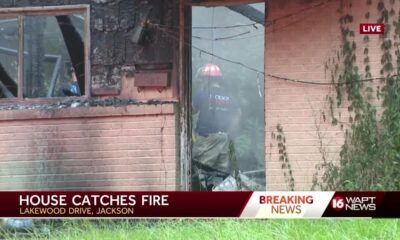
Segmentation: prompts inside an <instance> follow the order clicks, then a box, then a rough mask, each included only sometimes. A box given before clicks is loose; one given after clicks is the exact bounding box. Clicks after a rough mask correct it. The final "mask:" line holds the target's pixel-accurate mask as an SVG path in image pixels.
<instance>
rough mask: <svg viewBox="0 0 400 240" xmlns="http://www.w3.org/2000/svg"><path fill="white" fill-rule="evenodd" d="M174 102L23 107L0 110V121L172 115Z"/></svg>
mask: <svg viewBox="0 0 400 240" xmlns="http://www.w3.org/2000/svg"><path fill="white" fill-rule="evenodd" d="M174 113H175V111H174V103H163V104H159V105H147V104H141V105H128V106H121V107H78V108H65V109H24V110H3V111H0V121H18V120H40V119H63V118H96V117H116V116H149V115H173V114H174Z"/></svg>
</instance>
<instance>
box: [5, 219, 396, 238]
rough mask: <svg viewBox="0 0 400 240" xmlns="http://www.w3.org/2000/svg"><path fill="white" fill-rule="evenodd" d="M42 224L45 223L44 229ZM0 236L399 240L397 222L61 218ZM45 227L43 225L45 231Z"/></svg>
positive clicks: (380, 220)
mask: <svg viewBox="0 0 400 240" xmlns="http://www.w3.org/2000/svg"><path fill="white" fill-rule="evenodd" d="M44 226H45V227H44ZM38 229H41V230H34V232H33V233H32V234H29V235H20V234H18V235H15V234H12V233H9V232H8V233H3V236H1V237H0V238H1V239H21V238H24V239H55V240H57V239H60V240H61V239H62V240H75V239H79V240H81V239H82V240H97V239H112V240H114V239H115V240H119V239H135V240H136V239H139V240H140V239H157V240H158V239H160V240H163V239H173V240H181V239H182V240H187V239H202V240H203V239H204V240H207V239H251V240H257V239H263V240H264V239H335V240H337V239H385V240H386V239H388V240H389V239H400V220H382V219H378V220H331V219H327V220H158V221H156V220H154V221H139V220H136V221H135V220H95V221H89V220H64V221H63V222H62V223H61V224H60V226H57V227H54V226H53V227H52V226H51V225H49V224H46V225H42V226H41V227H38ZM43 229H47V231H44V230H43Z"/></svg>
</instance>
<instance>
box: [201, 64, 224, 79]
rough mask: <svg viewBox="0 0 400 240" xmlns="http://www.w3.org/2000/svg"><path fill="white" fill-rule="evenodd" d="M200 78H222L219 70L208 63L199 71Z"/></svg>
mask: <svg viewBox="0 0 400 240" xmlns="http://www.w3.org/2000/svg"><path fill="white" fill-rule="evenodd" d="M199 76H200V77H222V71H221V69H220V68H219V67H218V66H217V65H215V64H212V63H208V64H206V65H204V66H203V67H201V68H200V69H199Z"/></svg>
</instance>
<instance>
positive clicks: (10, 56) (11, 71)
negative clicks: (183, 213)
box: [0, 18, 19, 98]
mask: <svg viewBox="0 0 400 240" xmlns="http://www.w3.org/2000/svg"><path fill="white" fill-rule="evenodd" d="M18 52H19V51H18V18H0V98H14V97H16V96H17V89H18Z"/></svg>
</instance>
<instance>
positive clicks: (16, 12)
mask: <svg viewBox="0 0 400 240" xmlns="http://www.w3.org/2000/svg"><path fill="white" fill-rule="evenodd" d="M40 19H42V20H40ZM2 20H3V22H5V21H9V22H12V21H15V22H16V23H14V24H15V26H16V27H15V28H14V29H13V31H14V32H15V33H13V34H14V35H15V36H16V39H17V43H14V44H13V46H14V47H9V48H8V47H2V46H0V54H3V56H4V55H7V56H12V57H14V58H16V59H15V61H14V62H16V63H17V67H16V69H14V71H15V70H16V73H13V74H10V72H12V70H11V71H10V69H7V66H6V67H4V66H3V64H1V63H7V58H5V59H3V61H2V58H1V57H0V92H1V95H2V96H1V97H0V102H3V103H4V102H15V101H21V100H28V99H29V100H30V101H35V100H39V101H40V100H47V99H54V100H57V99H58V98H60V97H66V96H75V97H78V98H81V97H88V96H89V94H90V58H89V56H90V6H89V5H67V6H52V7H21V8H0V21H2ZM36 20H38V21H36ZM46 20H49V21H51V22H52V24H53V25H54V26H56V25H57V29H55V31H57V34H58V39H57V40H58V42H61V44H63V46H64V51H65V52H66V56H68V59H69V60H63V58H62V56H61V55H57V54H44V51H42V54H36V56H37V55H39V56H40V57H41V58H40V60H41V61H43V62H42V63H41V64H43V65H45V64H47V65H46V66H47V67H43V66H42V67H41V68H40V67H38V68H36V69H39V70H37V72H39V74H38V76H39V77H38V78H37V79H36V81H45V77H44V74H46V76H49V78H48V80H49V81H46V83H45V85H46V86H45V87H44V88H43V89H44V90H42V91H41V93H40V94H39V93H35V92H34V91H33V90H32V89H33V88H32V81H33V77H32V76H29V74H28V73H30V72H28V70H27V65H29V64H38V61H36V60H37V59H29V58H28V57H27V56H29V55H30V54H31V53H32V56H33V55H34V52H37V51H38V49H37V48H35V45H34V43H35V42H34V41H33V44H32V43H30V45H31V46H30V48H29V47H27V45H28V44H27V39H26V38H27V37H29V36H27V30H30V31H31V32H35V31H40V30H41V29H40V26H39V25H37V22H40V21H46ZM77 22H79V26H80V27H79V29H78V27H76V25H77ZM0 30H2V28H1V26H0ZM42 31H43V32H44V30H43V29H42ZM0 37H1V36H0ZM44 39H46V38H44ZM36 40H37V39H36ZM36 43H38V42H36ZM39 43H40V42H39ZM42 44H44V45H45V43H42ZM44 47H46V48H49V46H44ZM52 48H53V49H57V47H54V46H53V47H52ZM77 49H78V50H77ZM79 49H80V50H79ZM29 51H32V52H29ZM64 59H65V58H64ZM28 61H30V63H28ZM8 67H9V66H8ZM14 68H15V64H14ZM60 69H62V70H60ZM66 69H67V70H69V71H70V72H69V73H68V74H69V76H71V81H72V80H73V79H76V83H75V85H76V87H78V89H80V91H79V92H80V93H77V94H69V93H68V92H65V91H64V89H62V86H61V84H62V83H61V80H58V81H57V79H58V78H61V77H60V75H61V73H64V74H67V73H66V72H65V70H66ZM45 71H46V73H45ZM10 75H12V76H10ZM41 75H42V76H43V78H40V76H41ZM65 76H66V75H65ZM31 78H32V79H31ZM57 82H58V83H57ZM42 84H43V83H42ZM56 84H58V85H60V86H58V89H56ZM71 89H73V88H71ZM31 90H32V91H31ZM56 91H62V92H63V93H62V94H61V95H60V94H57V93H56Z"/></svg>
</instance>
